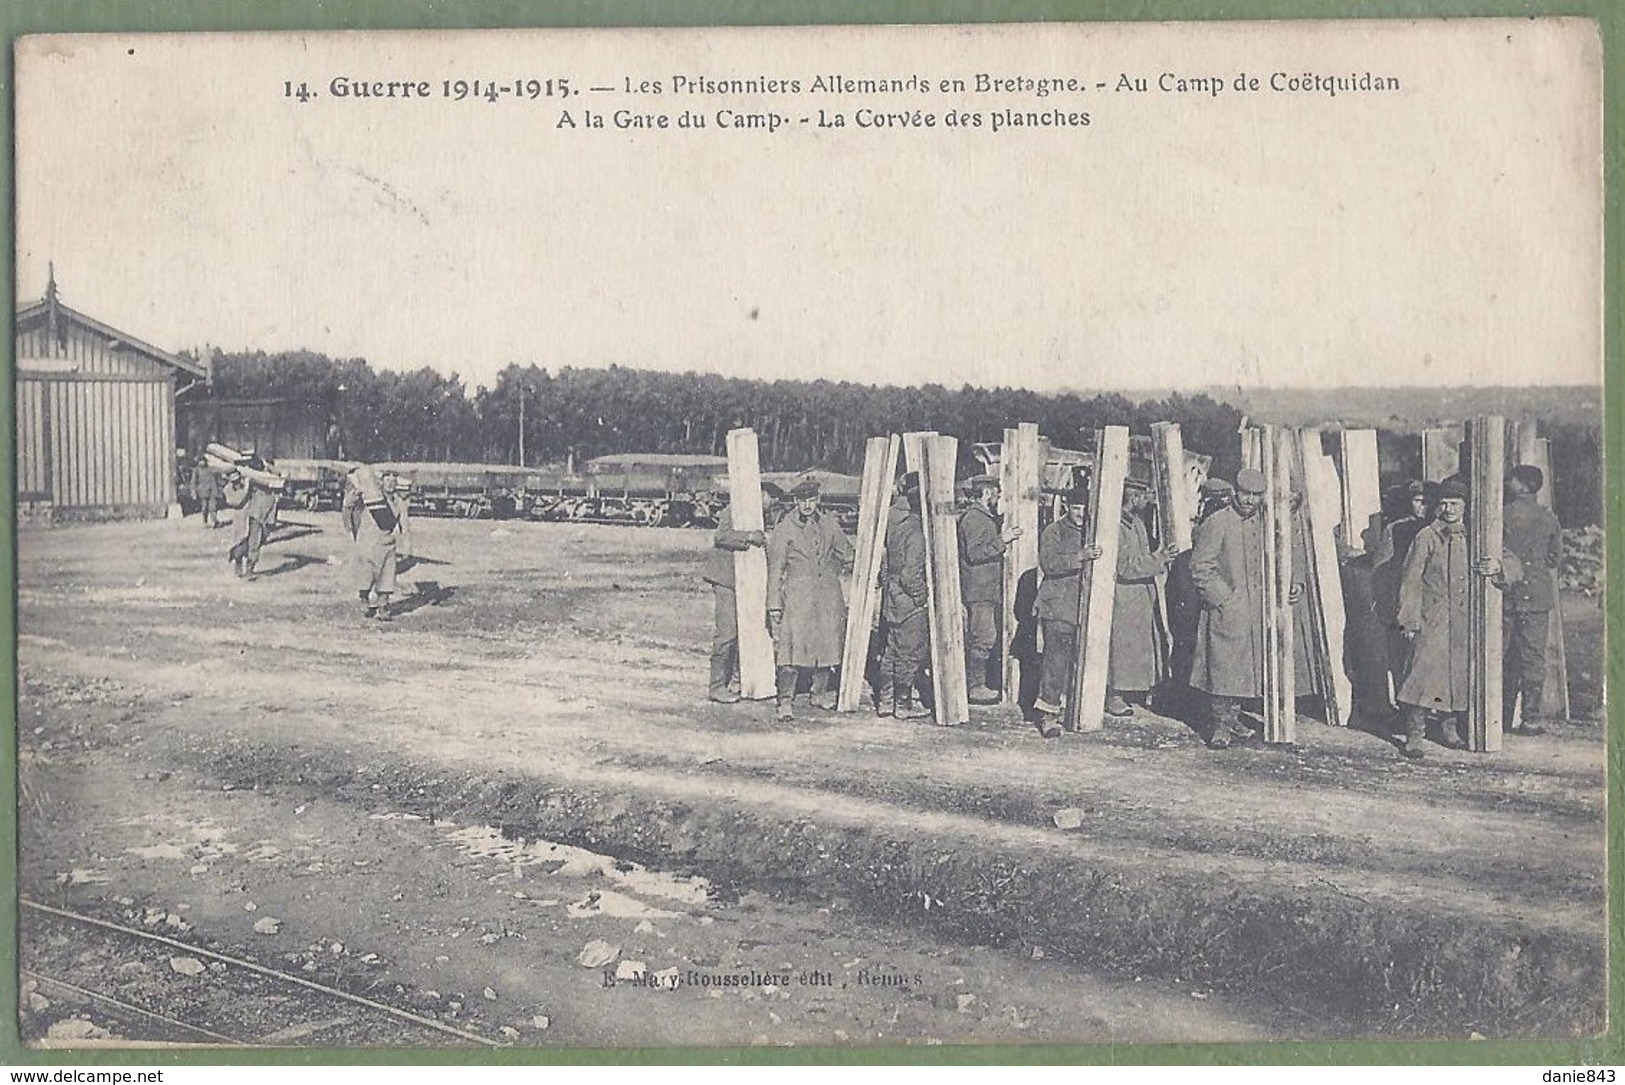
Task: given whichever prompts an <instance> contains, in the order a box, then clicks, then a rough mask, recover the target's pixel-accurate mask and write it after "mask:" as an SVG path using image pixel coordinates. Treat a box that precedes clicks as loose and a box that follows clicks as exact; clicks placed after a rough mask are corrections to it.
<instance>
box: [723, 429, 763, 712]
mask: <svg viewBox="0 0 1625 1085" xmlns="http://www.w3.org/2000/svg"><path fill="white" fill-rule="evenodd" d="M728 507H729V509H730V515H731V516H732V517H733V526H734V530H735V531H762V530H764V528H765V522H764V520H763V515H762V470H761V460H760V458H759V456H758V454H757V447H756V431H755V430H751V429H736V430H730V431H729V432H728ZM734 597H735V600H736V604H737V607H738V618H739V694H740V696H741V697H744V698H745V699H747V700H752V701H761V700H767V699H768V698H771V697H772V696H773V694H774V682H773V670H774V668H773V638H772V636H771V635H770V634H769V633H768V629H767V553H766V551H764V550H763V549H761V548H760V547H756V546H753V547H750V548H749V549H746V550H740V551H738V552H736V553H735V554H734Z"/></svg>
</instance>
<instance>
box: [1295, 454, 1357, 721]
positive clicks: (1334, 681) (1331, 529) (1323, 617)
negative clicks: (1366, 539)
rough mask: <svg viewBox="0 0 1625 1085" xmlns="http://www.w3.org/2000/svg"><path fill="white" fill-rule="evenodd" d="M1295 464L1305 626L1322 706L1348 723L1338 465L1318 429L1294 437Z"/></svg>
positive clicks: (1350, 690)
mask: <svg viewBox="0 0 1625 1085" xmlns="http://www.w3.org/2000/svg"><path fill="white" fill-rule="evenodd" d="M1293 444H1294V457H1293V464H1294V466H1295V467H1296V468H1297V476H1298V478H1300V479H1301V480H1302V485H1303V493H1304V500H1303V506H1302V508H1301V510H1300V514H1301V523H1302V527H1303V530H1304V538H1305V542H1306V543H1307V544H1308V545H1306V546H1305V547H1304V550H1305V552H1306V553H1307V554H1308V556H1309V568H1308V569H1307V570H1305V574H1306V575H1305V576H1304V582H1305V584H1306V585H1307V586H1308V591H1309V628H1310V631H1311V634H1312V636H1313V637H1314V643H1313V644H1312V646H1311V648H1312V651H1311V658H1313V659H1315V660H1316V662H1317V666H1316V670H1317V671H1318V672H1319V674H1320V675H1321V678H1322V681H1321V682H1320V694H1321V697H1322V699H1323V700H1324V701H1325V704H1326V722H1327V723H1330V724H1335V725H1337V726H1340V727H1346V726H1348V724H1349V720H1350V718H1351V716H1352V714H1353V706H1354V682H1353V679H1352V677H1351V676H1350V675H1349V673H1348V670H1347V668H1346V667H1345V666H1344V662H1343V660H1344V645H1343V642H1344V638H1345V636H1346V633H1347V629H1348V608H1347V606H1346V605H1345V600H1344V598H1343V576H1342V571H1341V567H1340V564H1339V562H1338V556H1337V527H1338V524H1339V523H1341V517H1342V507H1343V502H1342V497H1341V492H1342V491H1341V488H1340V487H1339V485H1338V481H1337V468H1336V466H1335V465H1334V464H1333V463H1332V461H1331V459H1330V457H1328V456H1327V455H1326V454H1325V453H1324V452H1322V451H1321V450H1320V431H1319V430H1313V429H1310V430H1303V431H1301V432H1300V433H1298V434H1296V435H1294V441H1293Z"/></svg>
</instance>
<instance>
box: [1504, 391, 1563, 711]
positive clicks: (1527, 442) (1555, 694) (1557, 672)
mask: <svg viewBox="0 0 1625 1085" xmlns="http://www.w3.org/2000/svg"><path fill="white" fill-rule="evenodd" d="M1517 434H1518V436H1517V458H1518V462H1519V463H1520V464H1528V465H1529V466H1531V467H1538V468H1540V473H1541V474H1542V475H1543V476H1544V477H1545V479H1546V482H1545V485H1543V486H1541V488H1540V492H1539V493H1537V494H1536V495H1535V500H1536V501H1537V502H1539V503H1540V505H1541V507H1542V508H1547V509H1549V508H1551V507H1552V444H1551V441H1550V440H1548V439H1547V438H1545V437H1542V436H1540V435H1539V430H1538V428H1537V426H1536V424H1535V423H1534V422H1520V423H1518V425H1517ZM1541 692H1542V696H1543V699H1544V702H1545V703H1544V705H1543V708H1544V709H1545V711H1547V712H1551V713H1554V714H1555V715H1556V716H1557V717H1558V718H1559V719H1568V716H1569V661H1568V646H1567V645H1566V644H1565V643H1564V637H1563V599H1562V595H1561V593H1558V594H1557V595H1555V596H1554V597H1553V599H1552V614H1551V621H1550V623H1549V624H1548V625H1547V627H1546V681H1545V683H1544V685H1543V686H1542V691H1541ZM1518 714H1519V716H1520V718H1521V716H1522V714H1523V705H1522V703H1521V702H1520V703H1519V705H1518Z"/></svg>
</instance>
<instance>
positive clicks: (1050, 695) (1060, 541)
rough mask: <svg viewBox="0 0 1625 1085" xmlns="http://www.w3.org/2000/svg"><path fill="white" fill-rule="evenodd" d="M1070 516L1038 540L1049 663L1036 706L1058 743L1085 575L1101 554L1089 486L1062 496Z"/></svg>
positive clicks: (1039, 604) (1042, 725) (1041, 616)
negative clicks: (1091, 527) (1090, 526)
mask: <svg viewBox="0 0 1625 1085" xmlns="http://www.w3.org/2000/svg"><path fill="white" fill-rule="evenodd" d="M1061 496H1062V497H1063V498H1064V499H1065V501H1066V515H1064V516H1063V517H1061V518H1060V519H1058V520H1056V521H1055V522H1054V523H1052V524H1050V525H1049V527H1046V528H1045V529H1044V530H1043V531H1042V532H1041V533H1040V534H1039V536H1038V571H1039V572H1040V573H1042V574H1043V579H1042V580H1041V581H1039V584H1038V598H1037V600H1036V601H1035V605H1034V610H1035V612H1036V613H1037V615H1038V622H1039V626H1040V629H1041V630H1042V632H1043V634H1044V661H1043V664H1042V669H1041V670H1040V671H1039V677H1038V699H1037V700H1035V701H1034V702H1033V711H1034V713H1035V714H1036V715H1037V717H1038V719H1037V721H1036V722H1037V724H1038V733H1039V734H1041V735H1043V736H1044V737H1045V738H1055V737H1057V736H1058V735H1060V733H1061V725H1060V723H1059V722H1058V721H1057V717H1059V716H1060V714H1061V708H1062V705H1063V703H1064V702H1065V701H1066V699H1067V697H1069V696H1070V695H1071V693H1072V691H1071V688H1070V687H1071V685H1072V672H1073V664H1074V663H1075V662H1076V661H1077V651H1078V606H1079V599H1080V596H1081V595H1082V591H1083V589H1082V584H1083V570H1084V568H1085V567H1086V566H1087V565H1089V563H1091V562H1093V561H1097V560H1099V558H1100V555H1101V552H1102V551H1101V549H1100V547H1099V546H1097V545H1095V544H1094V543H1092V542H1089V541H1088V537H1087V535H1086V534H1085V527H1086V524H1087V521H1088V519H1089V487H1088V486H1084V485H1076V484H1075V485H1074V486H1073V487H1072V488H1071V489H1069V490H1067V491H1066V492H1065V493H1064V494H1062V495H1061Z"/></svg>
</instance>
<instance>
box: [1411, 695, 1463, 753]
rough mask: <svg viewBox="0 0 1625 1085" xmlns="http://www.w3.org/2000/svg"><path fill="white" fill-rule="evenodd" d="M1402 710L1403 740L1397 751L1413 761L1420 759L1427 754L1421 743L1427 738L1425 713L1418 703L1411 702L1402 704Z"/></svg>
mask: <svg viewBox="0 0 1625 1085" xmlns="http://www.w3.org/2000/svg"><path fill="white" fill-rule="evenodd" d="M1402 710H1403V715H1402V716H1401V723H1402V725H1403V727H1404V730H1405V741H1404V743H1403V744H1402V745H1401V746H1400V747H1399V752H1400V753H1402V754H1404V755H1405V756H1406V757H1408V758H1410V759H1411V760H1413V761H1420V760H1421V759H1422V758H1423V757H1425V756H1427V755H1426V753H1425V752H1424V751H1423V749H1422V743H1423V742H1424V741H1426V740H1427V730H1428V718H1427V713H1426V712H1424V711H1423V710H1422V707H1421V706H1420V705H1413V704H1408V705H1404V706H1402ZM1452 730H1454V725H1452Z"/></svg>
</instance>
